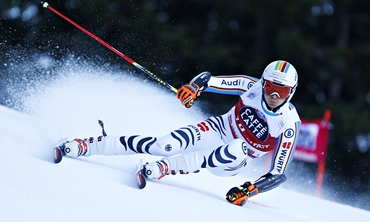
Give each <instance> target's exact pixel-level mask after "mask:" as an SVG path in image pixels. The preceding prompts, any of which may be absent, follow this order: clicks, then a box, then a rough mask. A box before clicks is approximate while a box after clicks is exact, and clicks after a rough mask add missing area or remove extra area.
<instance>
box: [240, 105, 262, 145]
mask: <svg viewBox="0 0 370 222" xmlns="http://www.w3.org/2000/svg"><path fill="white" fill-rule="evenodd" d="M240 118H241V120H242V122H243V123H244V124H245V126H246V127H247V128H248V129H249V132H251V133H252V134H253V135H254V136H255V137H256V138H257V139H258V140H260V141H264V142H265V141H266V140H267V139H268V137H269V130H268V125H267V120H266V117H265V115H264V114H263V113H262V112H261V111H259V110H258V109H255V108H252V107H248V106H243V107H242V108H240Z"/></svg>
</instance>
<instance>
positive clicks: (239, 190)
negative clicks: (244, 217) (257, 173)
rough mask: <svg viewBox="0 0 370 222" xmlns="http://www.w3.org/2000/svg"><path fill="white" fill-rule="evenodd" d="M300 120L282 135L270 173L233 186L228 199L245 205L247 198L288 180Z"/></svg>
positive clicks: (227, 195)
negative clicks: (286, 172) (286, 173)
mask: <svg viewBox="0 0 370 222" xmlns="http://www.w3.org/2000/svg"><path fill="white" fill-rule="evenodd" d="M299 128H300V122H296V123H294V124H292V126H290V127H287V129H286V130H285V131H284V132H283V133H282V134H281V135H280V137H279V138H280V141H278V143H277V144H278V145H277V147H276V148H275V151H274V154H273V155H272V163H271V170H270V172H269V173H267V174H265V175H263V176H262V177H260V178H259V179H258V180H256V181H255V182H254V184H252V183H251V182H249V181H248V182H245V183H244V184H243V185H241V186H239V187H233V188H231V189H230V190H229V192H228V193H227V194H226V199H227V200H228V201H229V202H231V203H234V204H236V205H243V204H244V203H245V202H246V200H247V199H248V198H250V197H253V196H255V195H257V194H259V193H263V192H266V191H269V190H272V189H274V188H276V187H278V186H280V185H281V184H282V183H284V182H285V181H286V180H287V177H286V176H285V175H284V173H285V171H286V169H287V167H288V165H289V162H290V161H291V159H292V157H293V151H294V149H295V146H296V143H297V139H298V135H299Z"/></svg>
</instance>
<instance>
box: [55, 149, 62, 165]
mask: <svg viewBox="0 0 370 222" xmlns="http://www.w3.org/2000/svg"><path fill="white" fill-rule="evenodd" d="M62 158H63V154H62V151H61V150H60V149H59V148H58V147H55V148H54V163H55V164H57V163H60V161H62Z"/></svg>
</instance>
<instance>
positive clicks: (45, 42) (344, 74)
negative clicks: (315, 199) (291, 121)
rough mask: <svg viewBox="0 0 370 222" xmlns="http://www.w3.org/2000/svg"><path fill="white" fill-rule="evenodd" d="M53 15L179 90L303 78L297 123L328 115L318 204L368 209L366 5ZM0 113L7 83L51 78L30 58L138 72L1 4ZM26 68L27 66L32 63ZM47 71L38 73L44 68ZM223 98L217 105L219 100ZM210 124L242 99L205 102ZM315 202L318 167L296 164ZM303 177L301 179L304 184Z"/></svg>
mask: <svg viewBox="0 0 370 222" xmlns="http://www.w3.org/2000/svg"><path fill="white" fill-rule="evenodd" d="M48 3H49V4H50V5H51V6H52V7H54V8H55V9H57V10H58V11H60V12H61V13H63V14H65V15H66V16H67V17H69V18H70V19H72V20H73V21H75V22H77V23H78V24H79V25H81V26H82V27H84V28H86V29H87V30H89V31H91V32H92V33H94V34H95V35H97V36H98V37H100V38H101V39H102V40H104V41H106V42H108V43H109V44H110V45H112V46H113V47H115V48H116V49H117V50H119V51H121V52H122V53H124V54H126V55H127V56H128V57H130V58H132V59H134V60H135V61H136V62H137V63H139V64H141V65H142V66H144V67H145V68H147V69H148V70H150V71H152V72H153V73H155V74H156V75H158V76H159V77H161V78H162V79H164V80H165V81H168V82H169V83H170V84H172V85H173V86H175V87H179V86H180V85H181V84H183V83H185V82H188V81H189V80H190V79H191V78H192V77H194V76H195V75H196V74H198V73H199V72H201V71H204V70H208V71H210V72H211V73H212V74H213V75H228V74H246V75H251V76H254V77H260V76H261V74H262V71H263V69H264V68H265V66H266V65H267V64H269V63H270V62H272V61H274V60H278V59H282V60H286V61H289V62H290V63H292V64H293V65H294V66H295V68H296V69H297V71H298V74H299V86H298V90H297V92H296V94H295V97H294V98H293V100H292V103H293V104H294V105H295V106H296V108H297V109H298V112H299V114H300V116H301V117H302V118H305V119H315V118H320V117H322V115H323V113H324V110H326V109H329V110H331V111H332V119H331V123H332V126H333V127H332V129H331V131H330V140H329V145H328V153H327V159H326V171H325V179H324V197H326V198H328V199H333V200H336V201H340V202H342V203H346V204H350V205H353V206H356V207H360V208H364V209H367V210H370V204H369V202H370V201H369V199H370V195H369V193H370V173H369V162H370V150H369V148H370V113H369V107H370V75H369V71H370V63H369V61H370V15H369V13H370V1H369V0H336V1H334V0H333V1H331V0H300V1H296V0H279V1H271V0H270V1H268V0H233V1H230V0H227V1H226V0H217V1H214V0H162V1H161V0H135V1H133V0H60V1H49V2H48ZM0 13H1V14H0V15H1V17H0V24H1V27H0V48H1V54H0V59H1V64H0V74H1V76H0V80H1V81H0V87H1V88H0V92H1V97H0V104H2V105H7V106H10V107H11V104H12V103H11V101H10V99H9V92H8V91H7V90H6V86H7V84H9V81H22V80H24V79H25V78H28V75H31V74H30V73H35V72H38V73H39V74H40V75H50V73H51V72H50V70H51V69H53V67H52V66H51V67H50V63H42V62H41V63H40V61H39V60H38V61H37V62H35V65H34V66H32V65H31V66H30V65H28V66H25V68H24V69H23V71H15V70H19V69H15V67H16V66H17V65H18V64H22V62H25V61H33V57H34V55H45V58H51V59H52V60H53V61H55V63H56V64H57V63H58V61H63V59H64V58H65V57H66V56H70V55H74V56H75V57H76V58H86V59H87V60H92V61H94V62H95V63H98V64H101V65H107V66H118V67H121V68H122V69H123V70H130V71H132V72H135V73H137V74H140V75H144V78H147V77H146V76H145V74H142V73H140V71H137V70H136V69H135V67H134V66H132V65H131V64H130V63H128V62H126V61H125V60H123V59H122V58H120V57H119V56H117V55H116V54H114V53H113V52H111V51H110V50H109V49H107V48H105V47H104V46H103V45H101V44H99V43H98V42H96V41H95V40H94V39H92V38H90V37H89V36H87V35H86V34H84V33H83V32H82V31H80V30H78V29H77V28H76V27H74V26H73V25H71V24H70V23H68V22H66V21H65V20H63V19H62V18H60V17H59V16H57V15H56V14H54V13H53V12H51V11H50V10H49V9H46V8H43V7H42V5H41V4H40V1H36V0H28V1H27V0H2V1H1V2H0ZM28 64H29V63H28ZM43 64H44V66H43ZM220 98H221V99H220ZM200 100H202V101H205V102H206V103H208V104H209V106H207V108H205V109H206V111H207V112H208V113H210V114H212V115H216V114H222V113H224V112H226V111H228V110H229V109H230V107H232V106H233V105H234V104H235V102H236V101H237V100H238V98H235V97H230V96H229V97H227V96H221V95H209V94H203V95H202V97H201V98H200ZM292 165H293V167H295V169H301V170H298V171H297V170H294V172H290V174H293V176H291V177H289V178H292V179H294V178H295V177H294V175H299V176H300V177H302V176H303V178H304V179H300V180H301V181H299V182H300V183H302V184H303V185H302V187H306V188H307V189H306V191H308V192H311V193H312V195H314V191H315V179H316V178H315V170H316V167H317V166H315V165H314V164H307V163H302V162H297V161H293V163H292ZM306 174H307V177H304V176H305V175H306Z"/></svg>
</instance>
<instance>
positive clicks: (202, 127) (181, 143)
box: [105, 116, 232, 156]
mask: <svg viewBox="0 0 370 222" xmlns="http://www.w3.org/2000/svg"><path fill="white" fill-rule="evenodd" d="M227 127H228V125H227V124H225V117H224V116H217V117H211V118H209V119H207V120H205V121H201V122H199V123H196V124H190V125H187V126H185V127H181V128H179V129H177V130H174V131H172V132H171V133H169V134H167V135H165V136H161V137H148V136H137V135H135V136H121V137H113V136H107V137H106V139H105V155H129V154H136V153H146V154H151V155H155V156H173V155H176V154H179V153H187V152H194V151H199V150H203V149H210V148H211V149H212V148H213V147H218V146H221V145H223V144H225V141H228V140H230V139H231V138H232V135H231V133H230V132H229V130H228V128H227Z"/></svg>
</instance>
